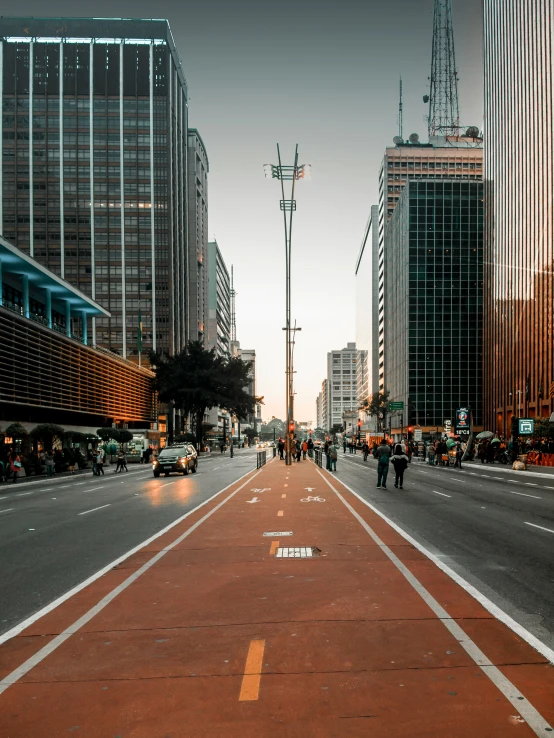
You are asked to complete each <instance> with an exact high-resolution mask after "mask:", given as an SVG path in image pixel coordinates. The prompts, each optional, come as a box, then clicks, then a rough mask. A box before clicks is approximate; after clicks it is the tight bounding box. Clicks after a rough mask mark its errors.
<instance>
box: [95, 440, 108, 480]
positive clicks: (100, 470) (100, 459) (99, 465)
mask: <svg viewBox="0 0 554 738" xmlns="http://www.w3.org/2000/svg"><path fill="white" fill-rule="evenodd" d="M105 457H106V453H105V451H104V449H103V448H102V446H100V448H99V449H98V456H97V457H96V475H97V476H98V477H99V476H100V475H101V474H102V476H103V475H104V459H105Z"/></svg>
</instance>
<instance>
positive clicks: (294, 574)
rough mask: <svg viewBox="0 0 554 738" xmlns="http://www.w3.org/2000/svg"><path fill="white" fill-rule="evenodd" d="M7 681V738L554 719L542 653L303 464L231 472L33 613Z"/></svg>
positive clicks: (377, 731)
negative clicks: (223, 482) (141, 541)
mask: <svg viewBox="0 0 554 738" xmlns="http://www.w3.org/2000/svg"><path fill="white" fill-rule="evenodd" d="M326 480H328V481H326ZM330 485H331V486H330ZM289 547H290V548H293V549H295V550H293V551H292V552H290V551H288V550H285V549H288V548H289ZM291 555H296V556H298V558H296V557H295V558H291ZM0 679H3V681H2V682H0V735H1V736H3V737H4V736H5V737H6V738H29V737H30V736H40V737H41V738H42V737H44V738H51V737H53V736H67V735H68V734H70V735H76V736H80V737H81V738H90V737H94V738H96V737H98V738H100V737H102V738H105V737H112V736H113V737H117V736H119V737H120V738H158V736H159V737H160V738H162V737H164V738H166V737H168V736H171V737H172V738H180V737H181V736H186V737H188V736H191V737H192V736H194V737H195V738H196V737H204V736H210V737H211V736H217V737H218V738H219V737H225V738H228V737H229V738H235V737H236V738H239V737H240V738H250V737H252V738H266V737H267V736H269V737H271V738H272V737H273V736H276V737H277V736H280V737H283V736H284V737H285V738H288V737H290V736H292V737H296V736H302V737H304V736H309V737H311V736H318V737H319V736H321V737H324V736H337V738H342V737H343V736H347V737H350V736H352V737H354V736H366V735H367V736H372V738H391V737H392V736H394V738H397V737H406V738H408V737H410V738H413V737H414V736H420V737H423V736H426V737H429V736H437V738H439V737H440V738H467V736H476V737H480V736H486V737H487V738H505V737H506V736H511V735H513V736H521V737H526V736H533V735H538V736H548V735H552V732H551V728H550V725H552V724H554V700H553V699H552V695H553V694H554V667H552V666H551V665H549V664H548V662H547V659H546V658H545V657H544V656H542V655H541V654H539V653H538V652H537V651H535V650H534V649H532V648H531V647H530V646H529V645H527V643H525V642H524V641H523V640H522V639H521V638H519V637H518V636H516V635H515V634H514V633H513V632H512V631H511V630H509V629H508V628H507V627H506V626H505V625H503V624H502V623H500V622H499V621H498V620H496V619H495V618H494V617H493V615H491V613H490V612H488V611H487V610H485V609H484V607H483V606H481V605H480V604H479V603H478V602H477V601H476V600H474V599H473V598H472V597H471V596H470V595H469V594H467V593H466V592H465V591H464V590H463V589H462V588H461V587H460V586H459V585H457V584H456V583H454V582H453V581H452V580H451V579H450V578H449V577H448V576H446V574H444V573H443V572H442V571H440V570H439V569H438V568H437V567H436V566H435V565H434V564H433V563H432V562H431V561H430V560H429V559H427V558H426V557H425V556H424V555H423V554H422V553H420V552H419V551H418V550H416V549H415V548H414V547H413V546H412V545H411V544H409V543H408V542H407V541H406V540H405V539H404V538H402V537H401V535H399V534H398V533H397V532H396V531H395V530H394V529H393V528H392V527H391V526H389V525H388V524H387V523H386V522H385V521H384V520H382V519H381V518H380V517H379V516H378V515H376V514H375V513H374V512H373V511H371V510H370V509H369V508H368V507H367V506H366V505H364V504H363V503H362V502H361V501H360V500H359V499H358V498H357V497H356V496H355V495H353V494H351V493H350V492H349V491H348V490H346V488H345V487H343V485H341V484H340V482H339V481H338V480H337V479H336V478H334V476H332V475H330V474H328V473H327V472H323V473H322V472H320V471H318V470H317V468H316V467H315V465H314V464H313V463H309V462H302V463H300V464H295V465H293V466H292V467H285V466H284V464H283V462H278V461H274V462H271V463H269V464H268V465H267V466H265V467H263V469H261V470H260V471H259V472H253V473H252V474H250V475H249V476H248V477H247V478H246V481H244V480H243V481H240V480H239V482H237V483H235V484H234V485H232V486H231V487H230V488H229V489H228V490H227V491H224V492H223V493H222V494H221V495H219V496H217V497H215V499H212V501H210V502H208V503H207V504H206V505H204V506H203V507H202V508H200V509H197V510H196V511H195V512H193V513H192V514H190V515H189V516H187V517H186V519H184V520H182V522H180V523H179V524H178V525H176V526H175V527H173V528H172V529H171V530H169V531H168V532H166V533H164V534H163V535H162V536H160V537H159V538H157V539H156V540H154V541H152V542H150V543H149V544H148V545H146V546H145V547H144V548H143V549H142V550H141V551H139V552H138V553H136V554H134V555H133V556H131V557H130V558H129V559H127V560H126V561H124V562H123V563H121V564H120V565H119V566H117V567H115V568H114V569H113V570H111V571H110V572H109V573H108V574H106V575H105V576H104V577H102V578H101V579H98V580H97V581H96V582H94V583H93V584H92V585H90V586H89V587H88V588H87V589H85V590H83V591H81V592H80V593H79V594H78V595H77V596H75V597H73V598H71V599H70V600H68V601H67V602H65V603H64V604H62V605H61V606H60V607H59V608H57V609H55V610H53V611H52V612H50V613H48V614H46V615H45V616H44V617H42V618H41V619H39V620H37V621H36V622H34V623H32V624H30V625H29V627H27V628H26V629H25V630H24V631H22V632H21V633H20V634H19V635H17V636H16V637H14V638H12V639H11V640H8V641H7V642H6V643H4V644H3V645H2V646H0ZM548 723H550V725H549V724H548Z"/></svg>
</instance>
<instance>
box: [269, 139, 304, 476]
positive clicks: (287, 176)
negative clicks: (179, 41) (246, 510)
mask: <svg viewBox="0 0 554 738" xmlns="http://www.w3.org/2000/svg"><path fill="white" fill-rule="evenodd" d="M277 161H278V164H277V165H275V164H266V165H265V166H264V171H265V176H266V177H268V178H270V179H278V180H279V181H280V182H281V198H282V199H281V201H280V209H281V211H282V213H283V224H284V227H285V274H286V284H285V328H284V330H285V331H286V336H285V341H286V352H285V361H286V364H285V367H286V368H285V384H286V408H287V412H286V417H287V433H286V436H285V464H286V465H287V466H290V465H291V464H292V453H291V451H292V449H291V446H292V438H291V435H294V390H293V351H294V341H293V340H291V334H292V333H293V332H294V334H295V333H296V331H297V330H300V329H299V328H296V327H295V328H294V329H291V259H292V216H293V213H294V211H295V210H296V200H295V199H294V190H295V185H296V181H297V180H299V179H304V178H306V177H307V176H309V172H310V166H309V165H305V164H302V165H299V164H298V144H297V145H296V149H295V153H294V164H293V165H292V166H284V165H283V163H282V161H281V151H280V149H279V144H277ZM285 181H290V182H291V196H290V199H289V200H287V199H286V198H285ZM287 213H288V221H287ZM291 428H292V431H291Z"/></svg>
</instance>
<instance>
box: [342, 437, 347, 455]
mask: <svg viewBox="0 0 554 738" xmlns="http://www.w3.org/2000/svg"><path fill="white" fill-rule="evenodd" d="M342 451H343V453H346V437H344V438H343V440H342Z"/></svg>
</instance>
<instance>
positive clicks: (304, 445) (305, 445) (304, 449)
mask: <svg viewBox="0 0 554 738" xmlns="http://www.w3.org/2000/svg"><path fill="white" fill-rule="evenodd" d="M307 453H308V442H307V441H302V458H303V459H304V461H306V454H307Z"/></svg>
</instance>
